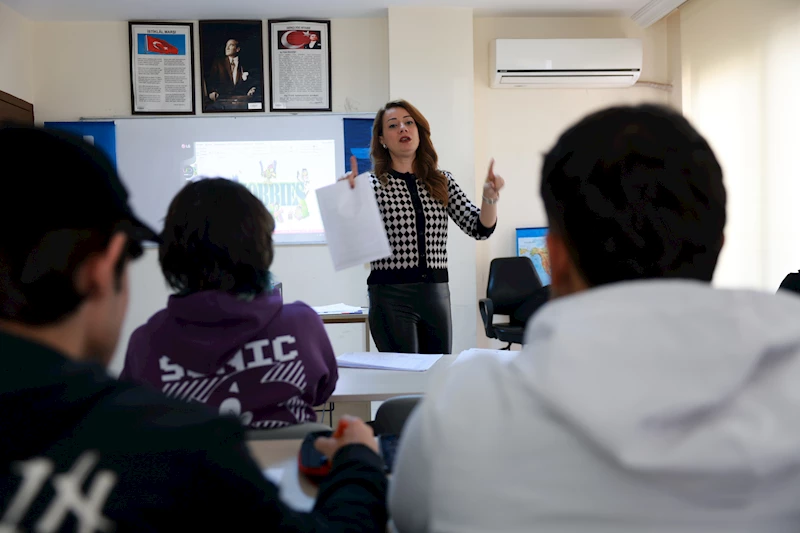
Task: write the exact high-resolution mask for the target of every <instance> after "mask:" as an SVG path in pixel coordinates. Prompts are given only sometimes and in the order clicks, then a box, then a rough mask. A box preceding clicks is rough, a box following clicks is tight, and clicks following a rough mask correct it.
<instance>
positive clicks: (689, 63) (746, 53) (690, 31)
mask: <svg viewBox="0 0 800 533" xmlns="http://www.w3.org/2000/svg"><path fill="white" fill-rule="evenodd" d="M680 26H681V49H682V60H681V65H682V71H683V72H682V80H683V92H682V99H683V109H684V113H685V114H686V115H687V116H688V117H689V118H690V119H691V120H692V121H693V122H694V123H695V124H696V125H697V127H698V128H699V129H700V130H701V131H702V132H703V133H704V134H705V135H706V136H707V137H708V139H709V142H710V143H711V145H712V147H713V148H714V149H715V151H716V153H717V156H718V158H719V159H720V161H721V164H722V166H723V170H724V172H725V181H726V186H727V188H728V197H729V200H728V224H727V227H726V241H725V248H724V249H723V253H722V257H721V260H720V265H719V268H718V269H717V275H716V278H715V282H716V283H717V284H719V285H724V286H737V287H742V286H743V287H754V288H765V289H768V290H775V289H776V288H777V286H778V285H779V284H780V281H781V279H782V278H783V276H785V275H786V274H787V273H788V272H789V271H791V270H797V269H798V268H800V209H798V208H797V198H800V166H798V165H797V161H796V159H797V157H796V154H797V152H798V146H800V134H798V123H799V122H800V98H798V95H800V2H798V1H797V0H759V1H758V2H754V1H752V0H690V1H689V2H688V3H686V4H684V6H683V7H682V8H681V9H680Z"/></svg>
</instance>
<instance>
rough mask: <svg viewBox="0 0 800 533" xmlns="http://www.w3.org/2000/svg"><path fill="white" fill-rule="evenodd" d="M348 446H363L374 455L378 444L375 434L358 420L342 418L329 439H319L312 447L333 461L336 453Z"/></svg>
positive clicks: (350, 417) (348, 417) (352, 417)
mask: <svg viewBox="0 0 800 533" xmlns="http://www.w3.org/2000/svg"><path fill="white" fill-rule="evenodd" d="M349 444H363V445H364V446H366V447H368V448H369V449H370V450H372V451H373V452H375V453H378V443H377V442H376V441H375V433H374V432H373V431H372V428H371V427H369V426H368V425H366V424H365V423H364V422H363V421H362V420H361V419H360V418H356V417H354V416H347V415H345V416H342V418H341V419H340V420H339V427H338V428H337V429H336V432H335V433H334V434H333V435H332V436H331V437H320V438H318V439H317V440H316V441H315V442H314V447H315V448H316V449H317V451H319V452H320V453H322V454H323V455H325V457H327V458H329V459H331V460H333V458H334V457H336V453H337V452H338V451H339V450H341V449H342V448H344V447H345V446H347V445H349Z"/></svg>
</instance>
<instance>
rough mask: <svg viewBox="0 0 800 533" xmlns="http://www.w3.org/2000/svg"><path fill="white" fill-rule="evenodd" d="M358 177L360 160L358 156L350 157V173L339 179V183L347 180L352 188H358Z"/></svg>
mask: <svg viewBox="0 0 800 533" xmlns="http://www.w3.org/2000/svg"><path fill="white" fill-rule="evenodd" d="M356 176H358V159H356V156H354V155H351V156H350V172H348V173H347V174H345V175H344V176H342V177H341V178H339V180H338V181H342V180H347V181H349V182H350V188H351V189H355V188H356Z"/></svg>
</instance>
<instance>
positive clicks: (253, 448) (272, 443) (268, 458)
mask: <svg viewBox="0 0 800 533" xmlns="http://www.w3.org/2000/svg"><path fill="white" fill-rule="evenodd" d="M302 443H303V441H302V440H301V439H288V440H248V441H247V447H248V448H249V449H250V454H251V455H252V456H253V458H254V459H255V460H256V463H258V465H259V466H260V467H261V468H269V467H271V466H276V465H279V464H281V463H284V462H286V461H288V460H297V454H298V452H299V451H300V445H301V444H302Z"/></svg>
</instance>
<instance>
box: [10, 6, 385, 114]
mask: <svg viewBox="0 0 800 533" xmlns="http://www.w3.org/2000/svg"><path fill="white" fill-rule="evenodd" d="M0 5H1V4H0ZM265 26H266V24H265ZM194 31H195V41H196V42H195V53H196V54H199V49H198V47H199V45H198V44H197V41H198V39H197V31H198V30H197V24H195V28H194ZM265 32H266V27H265ZM33 33H34V35H35V47H34V51H35V62H34V63H35V65H36V68H35V76H34V84H35V87H36V98H37V120H41V121H45V120H77V119H79V118H81V117H93V118H108V117H120V116H130V114H131V97H130V60H129V57H128V54H129V52H128V24H127V22H39V23H36V24H34V28H33ZM0 36H2V34H1V33H0ZM98 42H101V43H103V46H101V47H97V46H96V43H98ZM264 46H265V51H264V53H265V58H266V57H267V56H266V54H267V50H266V47H267V40H266V39H265V40H264ZM86 50H92V53H91V54H87V53H86ZM331 54H332V58H331V79H332V84H333V95H332V96H333V102H332V103H333V110H334V111H337V112H344V111H347V112H356V111H374V110H376V109H377V108H378V107H379V106H380V105H382V104H383V103H384V102H385V101H386V98H387V97H388V93H389V89H388V83H389V62H388V39H387V25H386V19H334V20H332V21H331ZM199 71H200V69H199V67H198V68H197V69H196V72H195V78H196V85H197V96H198V102H199V101H200V100H199V95H200V92H199V91H200V72H199ZM198 107H199V106H198ZM198 114H199V110H198Z"/></svg>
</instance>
